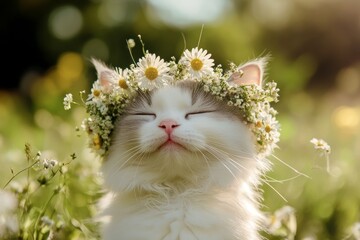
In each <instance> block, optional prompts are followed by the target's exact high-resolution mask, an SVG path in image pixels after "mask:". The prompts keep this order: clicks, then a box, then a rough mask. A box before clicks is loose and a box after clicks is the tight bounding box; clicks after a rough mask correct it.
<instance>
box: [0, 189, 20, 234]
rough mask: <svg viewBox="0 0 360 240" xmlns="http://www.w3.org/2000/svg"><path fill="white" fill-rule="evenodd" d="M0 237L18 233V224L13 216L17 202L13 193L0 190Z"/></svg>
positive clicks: (14, 215)
mask: <svg viewBox="0 0 360 240" xmlns="http://www.w3.org/2000/svg"><path fill="white" fill-rule="evenodd" d="M0 199H1V204H0V237H5V236H6V235H7V234H13V233H16V232H18V230H19V224H18V220H17V217H16V214H15V211H16V208H17V205H18V201H17V198H16V197H15V195H14V194H13V193H10V192H7V191H4V190H0Z"/></svg>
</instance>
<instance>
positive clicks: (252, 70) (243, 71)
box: [228, 58, 267, 86]
mask: <svg viewBox="0 0 360 240" xmlns="http://www.w3.org/2000/svg"><path fill="white" fill-rule="evenodd" d="M266 63H267V58H258V59H256V60H253V61H249V62H247V63H245V64H243V65H241V66H239V67H238V68H237V69H238V71H237V72H235V73H233V74H232V75H231V76H230V77H229V79H228V82H229V83H231V84H234V85H252V84H255V85H258V86H261V84H262V81H263V77H264V71H265V65H266Z"/></svg>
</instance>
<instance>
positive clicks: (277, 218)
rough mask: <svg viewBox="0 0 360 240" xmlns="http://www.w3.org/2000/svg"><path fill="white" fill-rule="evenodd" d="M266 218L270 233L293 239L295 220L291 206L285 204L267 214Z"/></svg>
mask: <svg viewBox="0 0 360 240" xmlns="http://www.w3.org/2000/svg"><path fill="white" fill-rule="evenodd" d="M267 220H268V221H267V230H268V232H269V233H270V234H273V235H276V236H286V237H287V239H294V237H295V235H296V231H297V221H296V216H295V209H294V208H293V207H290V206H288V205H285V206H284V207H282V208H280V209H278V210H276V211H275V212H274V213H273V214H271V215H269V216H268V219H267Z"/></svg>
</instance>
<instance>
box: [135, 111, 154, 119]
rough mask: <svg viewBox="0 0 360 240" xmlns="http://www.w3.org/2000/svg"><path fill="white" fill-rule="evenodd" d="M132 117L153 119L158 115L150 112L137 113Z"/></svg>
mask: <svg viewBox="0 0 360 240" xmlns="http://www.w3.org/2000/svg"><path fill="white" fill-rule="evenodd" d="M130 115H133V116H140V117H146V118H148V117H151V118H152V119H155V118H156V114H155V113H150V112H136V113H132V114H130Z"/></svg>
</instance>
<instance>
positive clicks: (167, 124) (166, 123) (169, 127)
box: [159, 119, 180, 134]
mask: <svg viewBox="0 0 360 240" xmlns="http://www.w3.org/2000/svg"><path fill="white" fill-rule="evenodd" d="M178 126H180V124H178V123H177V122H176V121H175V120H172V119H166V120H163V121H161V122H160V124H159V127H160V128H163V129H164V130H165V132H166V133H167V134H170V133H172V131H173V130H174V128H176V127H178Z"/></svg>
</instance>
